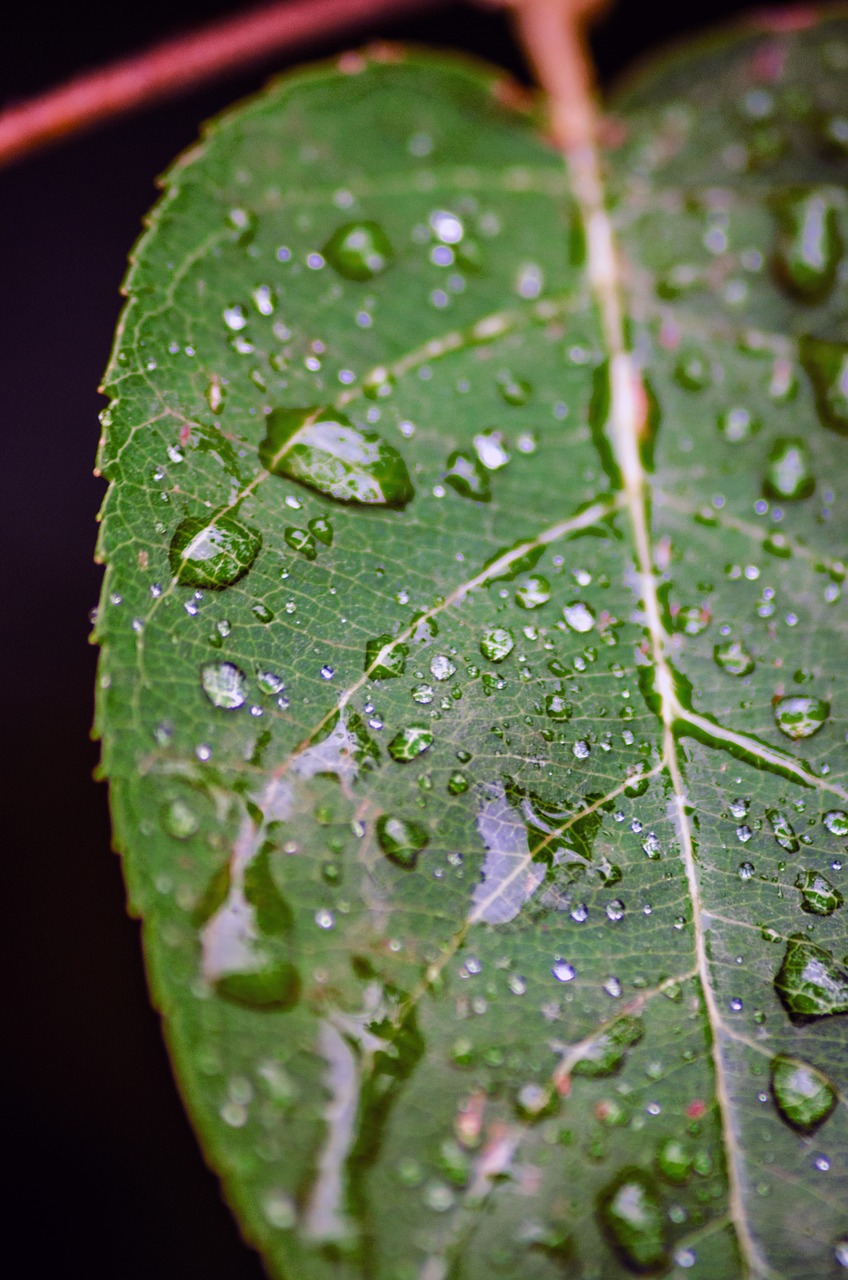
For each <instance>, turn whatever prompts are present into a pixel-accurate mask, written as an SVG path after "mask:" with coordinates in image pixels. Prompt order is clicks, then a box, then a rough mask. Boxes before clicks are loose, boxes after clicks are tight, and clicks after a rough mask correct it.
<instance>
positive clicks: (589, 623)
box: [562, 600, 595, 634]
mask: <svg viewBox="0 0 848 1280" xmlns="http://www.w3.org/2000/svg"><path fill="white" fill-rule="evenodd" d="M562 616H563V617H564V618H565V622H566V625H567V626H568V627H570V628H571V630H572V631H577V632H579V633H581V634H583V633H585V632H587V631H591V630H592V628H593V627H594V625H595V615H594V613H593V612H592V610H591V609H590V608H589V606H588V605H587V604H584V603H583V601H582V600H573V601H572V602H571V604H567V605H565V606H564V608H563V611H562Z"/></svg>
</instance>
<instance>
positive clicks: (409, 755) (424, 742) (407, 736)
mask: <svg viewBox="0 0 848 1280" xmlns="http://www.w3.org/2000/svg"><path fill="white" fill-rule="evenodd" d="M432 743H433V734H432V731H431V730H430V729H428V728H427V726H426V725H424V724H410V725H407V726H406V728H404V729H401V731H400V733H397V734H395V736H394V737H393V738H392V740H391V742H390V743H389V747H388V750H389V755H390V756H391V757H392V759H393V760H397V761H398V763H400V764H405V763H407V762H408V761H409V760H414V759H415V757H416V756H420V755H422V754H423V753H424V752H425V751H426V750H427V749H428V747H430V746H432Z"/></svg>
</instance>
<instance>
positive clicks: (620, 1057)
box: [572, 1015, 643, 1078]
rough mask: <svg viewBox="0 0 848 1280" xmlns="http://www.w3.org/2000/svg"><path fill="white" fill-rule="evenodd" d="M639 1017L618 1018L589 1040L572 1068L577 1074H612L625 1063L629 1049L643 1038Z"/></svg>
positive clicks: (593, 1075) (574, 1073)
mask: <svg viewBox="0 0 848 1280" xmlns="http://www.w3.org/2000/svg"><path fill="white" fill-rule="evenodd" d="M642 1035H643V1028H642V1022H641V1020H640V1019H639V1018H633V1017H630V1016H629V1015H628V1016H626V1017H624V1018H618V1019H617V1020H616V1021H615V1022H614V1023H613V1024H612V1026H611V1027H609V1028H608V1029H607V1030H606V1031H602V1032H601V1034H600V1035H598V1036H596V1037H595V1038H594V1039H593V1040H591V1041H590V1042H589V1044H588V1045H586V1046H585V1048H584V1049H583V1050H582V1052H581V1056H580V1058H579V1059H578V1061H577V1062H576V1063H575V1064H574V1067H573V1068H572V1074H573V1075H576V1076H591V1077H592V1078H595V1077H597V1076H610V1075H613V1074H614V1072H616V1071H617V1070H618V1069H619V1067H620V1066H621V1065H622V1064H623V1062H624V1058H625V1055H626V1053H627V1050H628V1049H630V1048H632V1046H633V1045H635V1044H638V1043H639V1041H640V1040H641V1039H642Z"/></svg>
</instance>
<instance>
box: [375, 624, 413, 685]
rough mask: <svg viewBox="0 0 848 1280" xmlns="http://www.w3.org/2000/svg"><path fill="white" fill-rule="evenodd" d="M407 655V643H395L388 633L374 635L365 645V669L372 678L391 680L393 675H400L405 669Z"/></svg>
mask: <svg viewBox="0 0 848 1280" xmlns="http://www.w3.org/2000/svg"><path fill="white" fill-rule="evenodd" d="M408 655H409V646H408V645H405V644H395V643H394V641H393V639H392V637H391V636H389V635H385V636H375V637H374V639H373V640H369V641H368V643H367V644H366V646H365V671H366V672H367V673H368V675H370V676H371V677H372V679H374V680H391V679H392V678H393V677H395V676H402V675H403V673H404V671H405V670H406V659H407V657H408ZM378 659H379V661H378ZM375 663H377V665H376V666H375V665H374V664H375Z"/></svg>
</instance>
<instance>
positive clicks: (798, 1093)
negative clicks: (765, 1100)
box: [771, 1055, 836, 1135]
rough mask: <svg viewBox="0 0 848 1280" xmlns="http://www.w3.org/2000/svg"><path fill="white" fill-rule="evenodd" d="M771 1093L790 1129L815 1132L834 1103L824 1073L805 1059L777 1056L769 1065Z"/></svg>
mask: <svg viewBox="0 0 848 1280" xmlns="http://www.w3.org/2000/svg"><path fill="white" fill-rule="evenodd" d="M771 1092H772V1097H773V1098H774V1101H775V1103H776V1105H777V1109H778V1111H779V1112H780V1116H781V1118H782V1119H783V1120H785V1121H786V1123H787V1124H788V1125H789V1126H790V1128H792V1129H795V1130H797V1131H798V1132H799V1133H803V1134H805V1135H808V1134H811V1133H815V1131H816V1130H817V1129H818V1128H819V1127H820V1126H821V1125H823V1124H824V1122H825V1120H827V1118H828V1116H829V1115H830V1113H831V1112H832V1111H833V1108H834V1107H835V1106H836V1092H835V1090H834V1088H833V1085H832V1084H831V1083H830V1081H829V1080H828V1078H827V1076H825V1075H823V1074H822V1072H821V1071H818V1070H817V1069H816V1068H815V1067H811V1066H810V1065H809V1063H807V1062H799V1061H798V1060H797V1059H795V1058H789V1057H784V1056H783V1055H778V1056H777V1057H776V1058H773V1059H772V1064H771Z"/></svg>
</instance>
